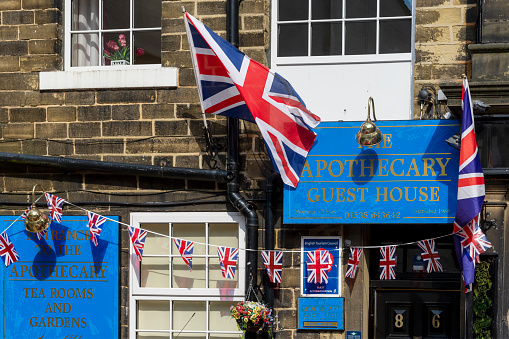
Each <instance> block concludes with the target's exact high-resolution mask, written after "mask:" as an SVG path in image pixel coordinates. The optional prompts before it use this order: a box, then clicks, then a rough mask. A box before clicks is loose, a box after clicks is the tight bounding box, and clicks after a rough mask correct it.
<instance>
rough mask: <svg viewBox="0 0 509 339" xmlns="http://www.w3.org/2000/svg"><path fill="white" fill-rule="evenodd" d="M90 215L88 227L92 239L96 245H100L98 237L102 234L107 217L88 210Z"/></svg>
mask: <svg viewBox="0 0 509 339" xmlns="http://www.w3.org/2000/svg"><path fill="white" fill-rule="evenodd" d="M87 217H88V228H89V229H90V240H92V242H93V243H94V245H95V246H97V245H98V242H97V239H98V238H99V236H100V235H101V230H102V227H103V224H104V223H105V222H106V218H105V217H103V216H102V215H99V214H95V213H94V212H90V211H87Z"/></svg>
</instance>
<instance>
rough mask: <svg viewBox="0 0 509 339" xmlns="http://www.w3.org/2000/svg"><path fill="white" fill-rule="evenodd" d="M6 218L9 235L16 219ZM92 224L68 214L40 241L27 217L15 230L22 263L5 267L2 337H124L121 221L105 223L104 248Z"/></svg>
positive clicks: (1, 287)
mask: <svg viewBox="0 0 509 339" xmlns="http://www.w3.org/2000/svg"><path fill="white" fill-rule="evenodd" d="M108 218H109V219H112V220H115V221H118V217H116V216H110V217H108ZM0 220H1V222H2V231H3V230H5V229H6V228H7V227H9V225H11V224H12V222H13V221H14V220H16V217H13V216H9V217H6V216H1V217H0ZM87 225H88V218H87V217H86V216H63V218H62V222H61V223H56V222H51V225H50V228H49V229H48V231H47V232H46V234H45V236H44V237H43V238H42V239H40V240H39V239H38V237H37V235H36V234H35V233H29V232H26V231H25V229H24V225H23V220H21V219H20V220H19V221H16V222H15V223H14V224H13V225H12V226H11V227H10V228H9V230H8V231H7V235H8V237H9V240H10V241H11V242H12V244H13V245H14V248H15V249H16V251H17V253H18V255H19V261H16V262H15V263H13V264H11V265H9V266H8V267H5V265H3V263H1V266H2V268H1V273H2V279H3V281H2V284H0V293H1V296H2V300H3V307H1V308H0V312H1V315H2V319H3V321H2V322H1V323H0V335H1V338H27V339H34V338H37V339H39V338H41V339H50V338H51V339H53V338H54V339H65V338H68V339H69V338H83V339H84V338H87V339H91V338H101V339H107V338H112V339H117V338H118V322H119V319H118V309H119V304H118V291H119V274H118V272H119V271H118V267H119V256H118V253H119V231H118V223H116V222H113V221H111V220H107V221H106V222H105V223H104V224H103V227H102V231H101V235H100V237H99V240H98V246H95V245H94V244H93V243H92V241H90V232H89V231H88V227H87Z"/></svg>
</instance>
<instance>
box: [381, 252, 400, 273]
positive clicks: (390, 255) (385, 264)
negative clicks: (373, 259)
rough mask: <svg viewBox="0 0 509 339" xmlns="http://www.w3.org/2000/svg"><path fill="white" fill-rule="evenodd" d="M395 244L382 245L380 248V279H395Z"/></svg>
mask: <svg viewBox="0 0 509 339" xmlns="http://www.w3.org/2000/svg"><path fill="white" fill-rule="evenodd" d="M394 267H396V246H384V247H381V248H380V279H381V280H391V279H396V272H395V271H394Z"/></svg>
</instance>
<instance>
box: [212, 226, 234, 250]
mask: <svg viewBox="0 0 509 339" xmlns="http://www.w3.org/2000/svg"><path fill="white" fill-rule="evenodd" d="M209 244H211V245H219V246H225V247H235V248H238V247H239V225H238V224H209ZM209 254H212V255H217V247H215V246H209Z"/></svg>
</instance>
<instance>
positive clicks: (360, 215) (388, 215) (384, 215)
mask: <svg viewBox="0 0 509 339" xmlns="http://www.w3.org/2000/svg"><path fill="white" fill-rule="evenodd" d="M368 218H371V219H399V218H400V212H372V213H371V214H369V213H368V212H345V219H368Z"/></svg>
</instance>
